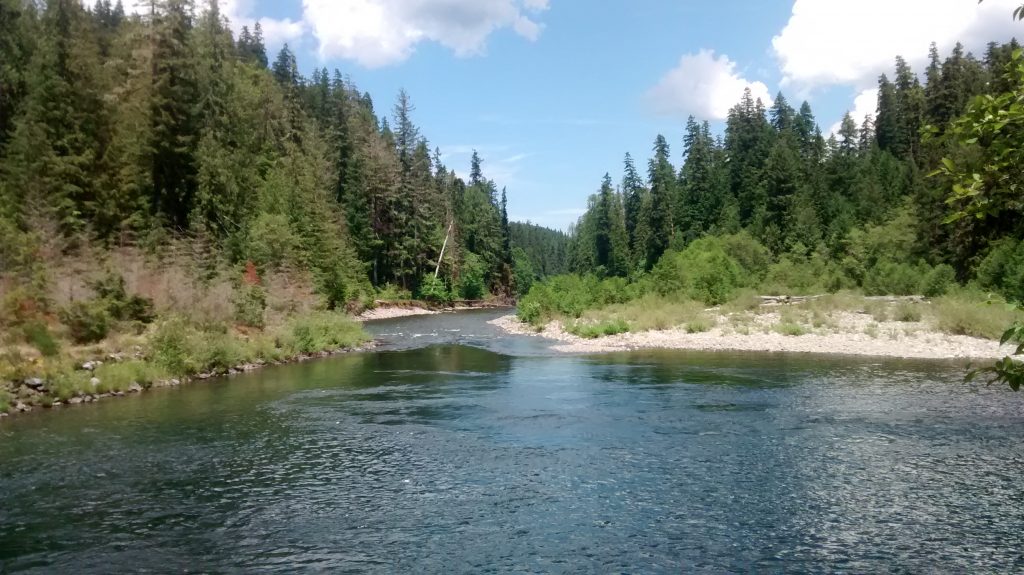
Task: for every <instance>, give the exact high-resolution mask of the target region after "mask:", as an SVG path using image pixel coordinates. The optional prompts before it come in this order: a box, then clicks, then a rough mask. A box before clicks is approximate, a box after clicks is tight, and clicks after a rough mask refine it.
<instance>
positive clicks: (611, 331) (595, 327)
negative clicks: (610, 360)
mask: <svg viewBox="0 0 1024 575" xmlns="http://www.w3.org/2000/svg"><path fill="white" fill-rule="evenodd" d="M567 329H568V331H569V333H571V334H574V335H577V336H579V337H582V338H584V339H596V338H599V337H605V336H610V335H618V334H620V333H628V332H629V324H628V323H626V322H625V321H623V320H621V319H613V320H608V321H603V322H600V323H584V322H573V323H572V324H570V325H569V326H568V328H567Z"/></svg>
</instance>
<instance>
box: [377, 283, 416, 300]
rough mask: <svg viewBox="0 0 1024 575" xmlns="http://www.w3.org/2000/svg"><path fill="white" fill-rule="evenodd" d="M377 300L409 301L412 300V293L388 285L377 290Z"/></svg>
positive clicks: (393, 285)
mask: <svg viewBox="0 0 1024 575" xmlns="http://www.w3.org/2000/svg"><path fill="white" fill-rule="evenodd" d="M377 299H379V300H381V301H409V300H411V299H412V292H410V291H409V290H407V289H402V288H401V287H399V286H396V285H395V284H390V283H389V284H384V285H383V286H381V287H379V288H377Z"/></svg>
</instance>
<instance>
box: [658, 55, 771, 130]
mask: <svg viewBox="0 0 1024 575" xmlns="http://www.w3.org/2000/svg"><path fill="white" fill-rule="evenodd" d="M746 88H750V90H751V92H752V93H753V95H754V97H755V98H760V99H761V101H762V102H764V103H765V105H766V106H767V105H769V104H770V103H771V97H770V96H769V94H768V87H767V86H766V85H765V84H764V82H757V81H754V82H751V81H749V80H747V79H745V78H743V77H741V76H740V75H739V74H737V73H736V63H735V62H733V61H732V60H730V59H729V58H728V57H727V56H725V55H724V54H723V55H721V56H715V53H714V51H712V50H701V51H700V52H698V53H696V54H687V55H685V56H683V57H682V58H681V59H680V60H679V65H678V66H676V67H675V68H673V69H672V70H669V72H668V73H667V74H665V75H664V76H663V77H662V78H661V80H660V81H658V84H657V85H656V86H654V87H653V88H651V89H650V90H649V91H648V92H647V100H648V102H649V103H650V105H651V106H652V107H653V108H654V110H655V111H656V112H657V113H659V114H663V115H666V116H678V117H686V116H688V115H690V114H692V115H694V116H696V117H698V118H702V119H708V120H721V119H724V118H725V117H726V116H727V115H728V114H729V108H732V107H733V106H735V105H736V103H737V102H739V100H740V97H741V96H742V95H743V90H744V89H746Z"/></svg>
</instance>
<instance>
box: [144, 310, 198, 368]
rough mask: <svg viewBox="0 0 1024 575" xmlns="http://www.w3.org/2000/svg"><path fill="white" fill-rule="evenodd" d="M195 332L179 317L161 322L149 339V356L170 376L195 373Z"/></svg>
mask: <svg viewBox="0 0 1024 575" xmlns="http://www.w3.org/2000/svg"><path fill="white" fill-rule="evenodd" d="M195 335H196V333H195V330H194V329H193V328H192V327H191V326H189V325H188V324H187V322H186V321H185V320H184V319H183V318H181V317H172V318H170V319H167V320H165V321H163V322H161V323H160V324H159V325H158V326H157V328H156V330H155V331H154V332H153V335H152V336H151V337H150V338H149V356H150V357H151V358H152V360H153V362H154V363H155V364H156V365H157V366H159V367H161V368H163V369H164V370H166V371H167V372H168V373H170V374H171V375H177V376H185V375H189V374H191V373H195V369H196V367H195V362H194V361H193V360H192V357H191V354H192V347H193V340H194V338H195Z"/></svg>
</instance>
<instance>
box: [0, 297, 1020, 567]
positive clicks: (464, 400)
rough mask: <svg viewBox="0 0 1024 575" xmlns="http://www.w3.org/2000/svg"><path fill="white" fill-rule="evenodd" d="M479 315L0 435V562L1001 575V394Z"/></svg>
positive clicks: (1007, 493)
mask: <svg viewBox="0 0 1024 575" xmlns="http://www.w3.org/2000/svg"><path fill="white" fill-rule="evenodd" d="M498 315H501V313H499V312H493V311H489V312H474V313H470V314H455V315H448V316H429V317H425V318H409V319H404V320H393V321H389V322H378V323H374V324H372V325H371V326H369V328H370V329H371V330H372V331H373V332H374V333H375V334H376V336H377V337H378V338H379V339H381V340H382V341H383V344H382V350H381V351H379V352H375V353H362V354H351V355H344V356H339V357H335V358H331V359H327V360H323V361H315V362H309V363H304V364H299V365H293V366H282V367H274V368H269V369H266V370H263V371H260V372H256V373H252V374H247V375H243V376H238V377H235V378H232V379H228V380H221V381H213V382H209V383H202V384H195V385H191V386H186V387H184V388H181V389H169V390H158V391H154V392H152V393H147V394H143V395H141V396H138V397H131V398H125V399H122V400H117V401H109V402H101V403H99V404H93V405H89V406H86V407H83V408H81V409H73V410H67V411H66V412H64V413H61V414H59V415H55V414H41V415H40V416H34V415H33V416H32V417H25V418H14V419H13V420H11V421H8V422H5V423H4V424H3V425H2V426H0V487H2V489H0V572H4V573H7V572H11V573H21V572H25V573H33V572H35V573H51V572H69V571H74V572H77V573H109V572H124V571H152V572H252V571H260V572H296V571H299V572H301V571H325V572H379V573H394V572H445V573H451V572H460V573H476V572H645V573H648V572H649V573H659V572H666V573H671V572H679V571H687V572H713V573H718V572H745V571H768V572H779V571H786V572H827V571H848V572H889V571H906V572H930V571H936V570H938V571H952V572H968V571H970V572H979V571H983V572H1015V571H1020V570H1021V568H1022V567H1024V565H1022V563H1021V558H1020V553H1019V551H1018V550H1019V549H1020V548H1021V546H1022V544H1024V534H1022V531H1021V530H1020V529H1019V527H1020V525H1021V521H1020V509H1022V508H1024V495H1022V494H1021V491H1020V489H1019V486H1018V481H1017V474H1016V473H1014V470H1015V469H1019V468H1020V466H1021V465H1022V464H1024V448H1022V447H1021V446H1022V445H1024V441H1021V440H1022V439H1024V415H1022V413H1024V410H1021V409H1020V407H1021V400H1020V398H1018V397H1017V396H1008V395H1007V394H1005V393H1003V392H1002V391H1001V390H996V389H990V388H983V387H980V388H979V387H972V386H965V385H964V384H962V383H961V382H960V372H959V370H958V369H957V368H954V367H952V366H951V365H949V364H944V363H941V362H939V363H936V362H903V361H878V360H865V359H850V358H836V357H825V358H823V357H811V356H805V355H783V354H775V355H772V354H707V353H692V352H659V351H650V352H634V353H622V354H612V355H605V356H580V355H559V354H555V353H552V352H551V351H550V350H549V349H548V347H547V343H546V342H544V341H543V340H540V339H537V338H516V337H505V336H502V335H501V334H500V333H499V332H497V331H496V328H493V326H490V325H488V324H487V323H486V321H487V320H488V319H491V318H493V317H497V316H498Z"/></svg>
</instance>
